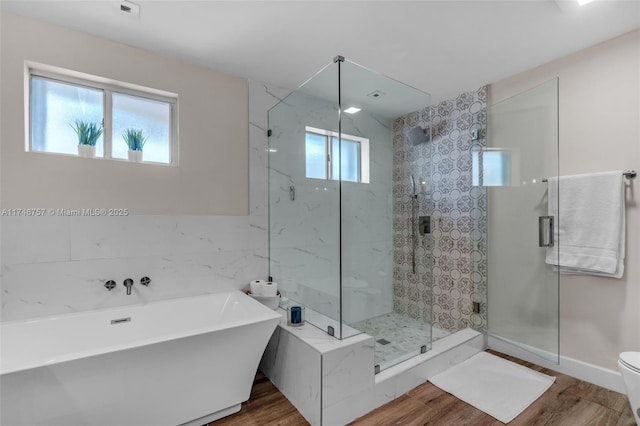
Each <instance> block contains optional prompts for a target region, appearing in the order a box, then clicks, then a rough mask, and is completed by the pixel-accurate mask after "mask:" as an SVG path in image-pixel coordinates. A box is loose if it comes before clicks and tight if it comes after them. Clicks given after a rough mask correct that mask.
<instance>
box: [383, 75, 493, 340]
mask: <svg viewBox="0 0 640 426" xmlns="http://www.w3.org/2000/svg"><path fill="white" fill-rule="evenodd" d="M486 100H487V89H486V87H482V88H480V89H478V90H477V91H475V92H466V93H463V94H461V95H459V96H458V97H457V98H455V99H450V100H446V101H443V102H441V103H439V104H438V105H435V106H431V107H429V108H425V109H424V110H422V111H418V112H415V113H411V114H409V115H406V116H403V117H400V118H398V119H396V120H395V122H394V125H393V147H394V169H393V182H394V186H393V202H394V218H393V248H394V259H393V260H394V274H393V288H394V298H393V305H394V311H395V312H398V313H401V314H407V315H408V316H409V317H411V318H413V319H418V320H422V321H424V322H428V321H430V320H431V319H432V318H433V325H434V326H436V327H439V328H441V329H444V330H448V331H456V330H459V329H462V328H465V327H473V328H475V329H477V330H479V331H483V332H484V331H486V327H487V267H486V261H487V250H486V241H487V240H486V236H487V195H486V190H485V188H484V187H479V186H473V185H472V183H473V182H472V162H473V161H472V149H473V148H474V147H480V146H483V147H484V146H486V140H485V139H484V135H486V127H487V115H486V105H487V104H486ZM430 123H431V126H432V127H431V128H432V130H431V133H432V135H431V140H429V141H427V142H424V143H421V144H417V145H413V144H411V143H410V142H409V140H408V138H407V137H406V136H405V132H406V131H407V130H408V129H410V128H412V127H415V126H420V127H422V128H427V129H428V128H429V124H430ZM473 130H478V135H479V137H478V139H477V140H474V138H473V136H472V134H473ZM412 175H413V177H414V179H415V187H416V193H417V194H418V196H417V197H412V194H413V186H414V185H413V184H412V179H411V176H412ZM412 209H415V214H414V215H415V217H416V219H415V222H414V223H413V226H415V231H416V234H417V235H418V236H417V238H416V241H415V243H414V242H413V239H412ZM425 215H426V216H430V224H431V233H430V234H426V235H420V234H419V229H418V217H419V216H425ZM413 244H415V253H416V256H415V273H414V267H413V262H414V261H413ZM472 302H479V303H480V314H475V313H473V303H472Z"/></svg>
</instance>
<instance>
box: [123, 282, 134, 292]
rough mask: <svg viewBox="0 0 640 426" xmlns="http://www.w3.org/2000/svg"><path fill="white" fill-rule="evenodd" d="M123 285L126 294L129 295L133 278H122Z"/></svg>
mask: <svg viewBox="0 0 640 426" xmlns="http://www.w3.org/2000/svg"><path fill="white" fill-rule="evenodd" d="M124 286H125V287H126V288H127V295H131V287H133V280H132V279H131V278H127V279H126V280H124Z"/></svg>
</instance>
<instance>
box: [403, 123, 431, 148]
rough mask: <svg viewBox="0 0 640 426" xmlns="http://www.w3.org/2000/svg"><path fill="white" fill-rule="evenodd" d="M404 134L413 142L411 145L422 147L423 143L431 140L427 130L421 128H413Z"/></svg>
mask: <svg viewBox="0 0 640 426" xmlns="http://www.w3.org/2000/svg"><path fill="white" fill-rule="evenodd" d="M404 134H405V136H406V137H407V139H409V142H411V145H420V144H421V143H425V142H427V141H428V140H429V138H428V136H427V130H426V129H423V128H422V127H420V126H416V127H412V128H410V129H409V130H407V131H406V132H405V133H404Z"/></svg>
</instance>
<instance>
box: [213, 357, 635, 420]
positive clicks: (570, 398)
mask: <svg viewBox="0 0 640 426" xmlns="http://www.w3.org/2000/svg"><path fill="white" fill-rule="evenodd" d="M488 352H490V353H492V354H494V355H497V356H501V357H503V358H506V359H508V360H511V361H513V362H516V363H518V364H522V365H525V366H527V367H529V368H531V369H533V370H537V371H540V372H542V373H544V374H548V375H550V376H555V377H556V381H555V382H554V384H553V385H551V387H550V388H549V390H548V391H547V392H545V393H544V394H543V395H542V396H541V397H540V398H538V400H536V401H535V402H534V403H533V404H531V405H530V406H529V408H527V409H526V410H525V411H524V412H523V413H522V414H520V415H519V416H518V417H516V418H515V419H514V420H513V421H512V422H511V423H509V425H515V426H520V425H559V426H565V425H566V426H574V425H575V426H587V425H603V426H605V425H606V426H631V425H635V424H636V423H635V421H634V419H633V413H632V412H631V407H630V406H629V401H628V400H627V397H626V396H625V395H622V394H619V393H617V392H613V391H610V390H607V389H604V388H601V387H598V386H595V385H592V384H590V383H587V382H583V381H581V380H578V379H574V378H573V377H570V376H567V375H565V374H561V373H557V372H555V371H552V370H549V369H546V368H543V367H540V366H538V365H534V364H531V363H528V362H525V361H522V360H520V359H517V358H513V357H510V356H508V355H503V354H501V353H498V352H495V351H491V350H490V351H488ZM308 424H309V423H307V421H306V420H305V419H304V417H302V415H301V414H300V413H299V412H298V411H297V410H296V409H295V407H294V406H293V405H292V404H291V403H290V402H289V401H288V400H287V399H286V398H285V397H284V396H283V395H282V394H281V393H280V392H279V391H278V390H277V389H276V387H275V386H273V384H271V382H269V380H268V379H267V378H266V377H265V376H264V375H262V374H261V373H258V375H257V376H256V380H255V382H254V385H253V390H252V392H251V398H250V399H249V401H247V402H246V403H244V404H242V410H241V411H240V412H239V413H237V414H234V415H233V416H229V417H226V418H224V419H221V420H218V421H217V422H213V423H210V424H209V426H267V425H296V426H297V425H301V426H302V425H308ZM502 424H503V423H501V422H499V421H497V420H495V419H494V418H493V417H491V416H489V415H488V414H485V413H483V412H482V411H480V410H477V409H475V408H473V407H472V406H470V405H468V404H466V403H464V402H462V401H460V400H459V399H457V398H455V397H454V396H452V395H450V394H448V393H446V392H444V391H442V390H440V389H439V388H437V387H435V386H434V385H432V384H431V383H429V382H427V383H425V384H423V385H421V386H419V387H417V388H415V389H413V390H411V391H410V392H408V393H406V394H404V395H402V396H401V397H399V398H397V399H395V400H393V401H391V402H389V403H388V404H386V405H383V406H382V407H380V408H378V409H376V410H374V411H372V412H371V413H369V414H366V415H365V416H363V417H361V418H359V419H357V420H355V421H354V422H352V423H350V425H353V426H373V425H375V426H391V425H398V426H409V425H452V426H465V425H473V426H485V425H491V426H498V425H502ZM328 426H339V425H328Z"/></svg>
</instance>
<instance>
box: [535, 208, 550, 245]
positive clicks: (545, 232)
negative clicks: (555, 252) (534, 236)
mask: <svg viewBox="0 0 640 426" xmlns="http://www.w3.org/2000/svg"><path fill="white" fill-rule="evenodd" d="M552 246H553V216H539V217H538V247H552Z"/></svg>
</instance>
